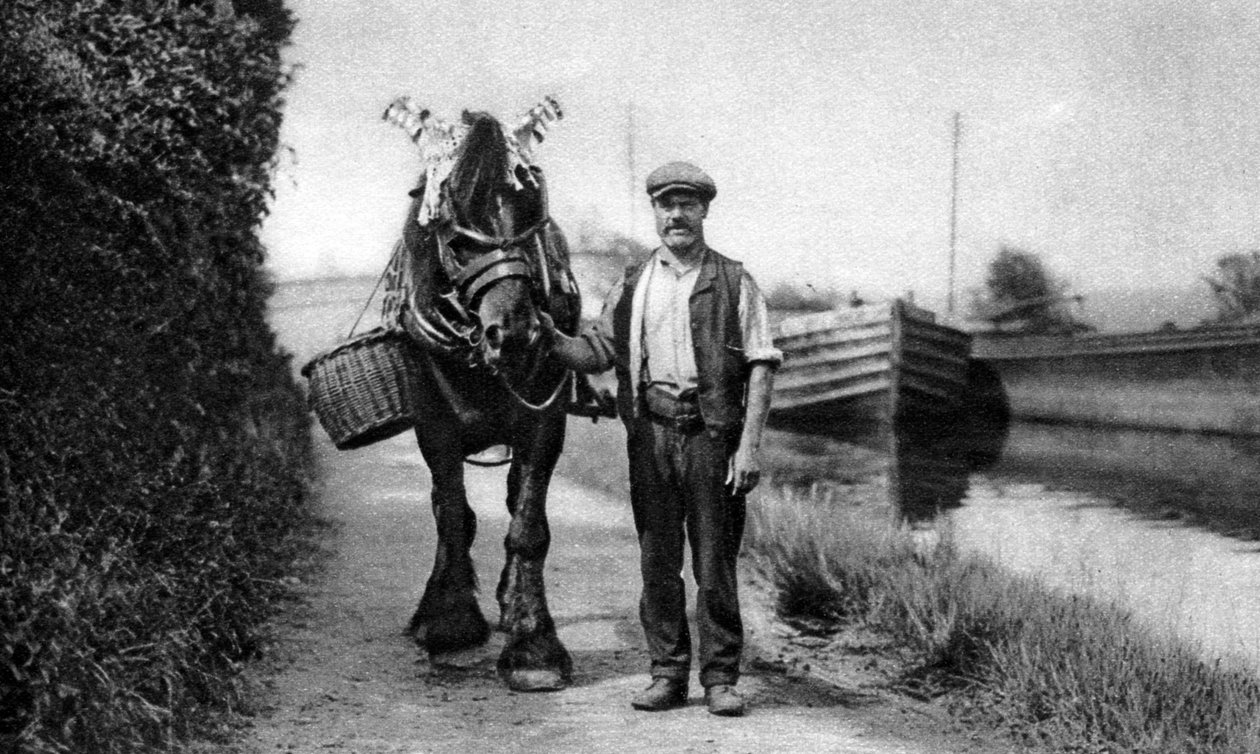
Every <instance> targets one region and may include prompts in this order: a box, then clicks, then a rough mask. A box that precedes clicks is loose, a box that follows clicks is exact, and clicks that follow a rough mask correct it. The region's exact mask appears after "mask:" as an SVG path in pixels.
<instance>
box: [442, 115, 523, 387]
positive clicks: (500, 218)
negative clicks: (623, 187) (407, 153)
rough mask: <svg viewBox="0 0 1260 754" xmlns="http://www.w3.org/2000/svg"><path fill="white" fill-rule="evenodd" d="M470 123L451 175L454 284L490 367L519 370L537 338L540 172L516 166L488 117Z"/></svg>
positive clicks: (498, 127) (471, 119)
mask: <svg viewBox="0 0 1260 754" xmlns="http://www.w3.org/2000/svg"><path fill="white" fill-rule="evenodd" d="M464 123H465V125H467V126H468V132H467V133H466V134H465V136H464V139H463V142H462V143H461V144H460V147H459V151H458V153H457V157H456V159H455V163H454V164H453V165H452V167H451V172H450V174H449V176H448V178H447V184H446V189H445V196H446V199H447V201H448V202H449V213H450V219H451V225H450V228H449V234H448V235H449V240H448V243H449V247H450V249H451V251H452V252H453V255H454V258H455V260H456V261H457V262H458V264H459V271H458V273H457V274H456V284H457V287H458V289H459V291H460V295H461V296H462V297H463V298H464V302H463V303H464V305H465V306H466V307H467V308H468V310H469V311H470V312H471V313H472V314H473V315H474V316H475V318H476V320H477V322H478V323H479V324H480V327H481V333H482V338H481V343H480V348H481V355H482V358H483V359H484V361H485V363H486V364H488V365H489V366H491V367H495V368H504V369H506V370H507V371H509V372H510V371H513V370H516V369H519V368H520V367H521V365H522V364H524V363H525V362H526V361H527V360H528V357H529V355H530V353H531V350H532V347H533V346H534V345H535V343H536V342H537V341H538V336H539V333H540V324H539V319H538V308H537V305H538V302H539V301H540V295H539V293H540V291H539V281H538V280H537V272H536V270H537V269H538V267H539V262H540V259H539V255H538V252H539V246H538V244H539V234H540V233H541V232H542V231H543V226H544V225H545V223H546V222H547V221H548V217H547V205H546V196H545V193H544V188H543V184H542V181H541V175H540V174H538V173H537V172H536V169H533V171H531V169H530V168H529V167H526V166H524V165H515V166H514V165H513V164H512V160H511V159H510V153H509V147H508V142H507V140H506V138H505V135H504V133H503V127H502V126H501V125H500V124H499V122H498V121H497V120H495V119H494V118H493V117H491V116H490V115H487V114H485V113H468V112H465V113H464Z"/></svg>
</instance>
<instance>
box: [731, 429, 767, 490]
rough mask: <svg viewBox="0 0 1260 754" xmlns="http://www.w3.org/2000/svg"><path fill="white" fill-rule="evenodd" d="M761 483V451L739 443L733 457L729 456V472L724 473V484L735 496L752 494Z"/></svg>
mask: <svg viewBox="0 0 1260 754" xmlns="http://www.w3.org/2000/svg"><path fill="white" fill-rule="evenodd" d="M760 481H761V451H760V450H759V449H757V448H751V447H749V446H748V445H746V444H745V443H742V442H741V443H740V444H739V448H738V449H736V451H735V455H733V456H731V461H730V466H729V470H728V471H727V473H726V484H727V485H728V486H729V487H730V488H731V491H732V492H734V493H735V494H736V495H746V494H748V493H749V492H752V490H753V488H754V487H756V486H757V483H758V482H760Z"/></svg>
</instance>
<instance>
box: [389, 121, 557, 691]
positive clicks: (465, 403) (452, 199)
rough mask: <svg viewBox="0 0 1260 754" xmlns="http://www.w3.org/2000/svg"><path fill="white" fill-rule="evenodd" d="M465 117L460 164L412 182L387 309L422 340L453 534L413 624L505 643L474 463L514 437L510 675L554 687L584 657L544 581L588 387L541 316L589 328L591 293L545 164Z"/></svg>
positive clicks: (437, 503) (468, 641)
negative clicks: (570, 419) (556, 347)
mask: <svg viewBox="0 0 1260 754" xmlns="http://www.w3.org/2000/svg"><path fill="white" fill-rule="evenodd" d="M422 117H424V118H427V117H428V113H427V112H425V113H423V115H422ZM462 121H463V124H462V125H463V127H462V128H459V129H458V130H454V131H451V132H450V133H451V134H453V137H452V142H451V145H450V146H451V147H452V149H453V153H452V155H451V158H450V159H448V160H447V162H446V163H445V167H446V168H449V171H448V170H445V169H444V170H441V171H437V172H435V171H434V170H432V169H430V170H428V171H427V172H426V175H425V176H422V177H421V180H420V185H419V186H418V187H417V188H416V190H414V191H412V192H411V195H412V196H413V197H414V201H413V202H412V203H411V206H410V209H409V211H408V219H407V223H406V225H405V226H404V229H403V234H402V240H401V241H400V242H399V245H398V248H397V253H396V255H395V258H394V261H393V263H392V264H391V267H390V270H389V273H390V274H389V275H388V276H387V279H388V280H389V284H388V285H387V287H386V291H387V295H386V305H385V307H386V315H387V317H392V318H395V321H396V322H397V323H398V324H401V325H402V327H403V328H404V329H406V331H407V332H408V333H410V334H411V335H412V336H413V338H414V339H415V340H416V341H417V343H418V344H419V346H420V347H419V348H418V349H417V351H418V361H419V364H420V372H421V375H420V376H421V383H422V391H423V393H424V395H425V401H426V402H425V404H424V406H423V407H422V411H421V417H422V418H421V420H420V421H418V422H417V425H416V429H415V432H416V439H417V441H418V443H419V445H420V452H421V453H422V454H423V456H424V460H425V463H426V464H428V467H429V470H430V472H431V474H432V477H433V500H432V502H433V514H434V518H435V520H436V524H437V537H438V542H437V553H436V556H435V559H434V564H433V572H432V574H431V575H430V576H429V580H428V583H427V584H426V586H425V590H424V595H423V597H421V599H420V604H419V606H418V607H417V608H416V612H415V614H414V615H413V616H412V618H411V622H410V626H409V629H408V630H409V633H411V634H412V635H413V636H414V637H415V639H416V640H417V641H418V642H419V643H421V644H422V645H423V646H425V647H426V648H427V649H428V650H429V652H430V653H431V654H438V653H442V652H448V651H453V650H458V649H464V648H468V647H472V646H476V645H480V644H482V643H484V642H485V641H487V639H488V638H489V633H490V628H489V626H488V624H487V623H486V620H485V618H484V617H483V615H482V612H481V609H480V608H479V607H478V604H477V599H476V594H475V591H476V586H477V583H476V575H475V571H474V569H473V564H472V558H471V556H470V553H469V549H470V547H471V545H472V542H473V537H474V536H475V534H476V530H477V522H476V517H475V515H474V513H473V510H472V508H470V507H469V505H468V500H467V497H466V495H465V489H464V468H463V467H464V463H465V459H466V458H468V457H470V456H472V455H474V454H478V453H481V452H482V451H485V450H487V449H489V448H491V447H492V446H496V445H506V446H508V447H509V448H510V449H511V467H510V469H509V470H508V474H507V507H508V511H509V512H510V513H511V517H512V519H511V525H510V526H509V528H508V533H507V537H506V539H505V541H504V548H505V550H506V562H505V563H504V566H503V571H502V575H501V576H500V577H499V583H498V588H497V589H496V590H495V596H496V598H497V601H498V604H499V629H500V630H502V631H504V632H506V634H507V641H506V644H505V646H504V647H503V651H502V654H501V655H500V657H499V660H498V670H499V674H500V676H501V677H502V678H503V680H504V681H505V682H506V683H507V684H508V686H509V687H511V688H513V689H516V690H526V691H541V690H553V689H559V688H563V687H564V686H565V685H567V684H568V683H569V681H570V677H571V672H572V660H571V659H570V657H569V653H568V651H567V650H566V649H565V648H564V646H563V644H561V642H560V640H559V638H558V637H557V636H556V629H555V623H554V622H553V620H552V618H551V614H550V612H549V611H548V609H547V599H546V594H545V590H544V585H543V564H544V560H545V559H546V557H547V551H548V547H549V544H550V531H549V528H548V524H547V512H546V500H547V487H548V485H549V483H550V480H551V474H552V470H553V469H554V467H555V463H556V459H557V458H558V456H559V455H560V450H561V448H562V446H563V444H564V435H565V404H566V401H567V400H568V399H569V397H570V390H571V389H572V388H571V375H570V374H569V373H568V372H567V371H566V370H565V369H564V368H563V367H562V366H561V365H559V364H557V363H556V362H554V361H552V360H551V359H550V358H549V357H548V356H547V354H546V349H545V348H544V347H543V343H542V341H543V340H544V339H545V338H544V336H543V335H542V329H541V328H540V324H539V313H540V312H546V313H547V314H548V315H550V316H551V318H552V319H553V320H554V321H555V323H556V326H557V327H558V328H559V329H560V330H561V331H564V332H567V333H574V332H576V330H577V326H578V320H579V316H580V298H579V294H578V291H577V286H576V284H575V283H574V281H573V277H572V275H571V273H570V270H569V252H568V247H567V245H566V243H565V240H564V237H563V235H562V234H561V232H560V230H559V227H558V226H557V225H556V224H555V222H554V221H552V219H551V217H550V215H549V214H548V210H547V191H546V184H545V182H544V179H543V175H542V171H541V170H540V169H539V168H537V167H535V166H533V165H532V164H531V162H530V161H529V160H528V159H527V157H528V152H527V151H524V150H522V149H521V147H520V142H519V141H518V140H517V139H516V138H515V137H509V134H508V132H506V131H505V130H504V128H503V126H502V125H501V124H500V123H499V122H498V121H497V120H496V119H495V118H493V117H492V116H490V115H488V114H485V113H472V112H465V113H464V114H463V117H462ZM417 132H418V129H417V130H416V131H415V132H413V136H414V134H415V133H417ZM517 133H519V131H518V132H517ZM452 160H453V161H452ZM428 184H433V185H428ZM426 194H427V195H428V199H427V202H428V204H427V205H426ZM418 217H419V218H421V219H422V220H423V221H424V222H423V224H421V222H419V221H417V218H418Z"/></svg>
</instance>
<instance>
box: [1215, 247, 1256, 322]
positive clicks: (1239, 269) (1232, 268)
mask: <svg viewBox="0 0 1260 754" xmlns="http://www.w3.org/2000/svg"><path fill="white" fill-rule="evenodd" d="M1204 281H1205V282H1207V284H1208V286H1209V287H1210V288H1211V289H1212V300H1213V303H1215V304H1216V321H1217V322H1239V321H1242V320H1248V319H1252V318H1254V317H1256V315H1257V314H1260V251H1250V252H1238V253H1233V254H1225V255H1223V256H1221V257H1220V258H1218V259H1217V260H1216V275H1215V276H1213V277H1205V278H1204Z"/></svg>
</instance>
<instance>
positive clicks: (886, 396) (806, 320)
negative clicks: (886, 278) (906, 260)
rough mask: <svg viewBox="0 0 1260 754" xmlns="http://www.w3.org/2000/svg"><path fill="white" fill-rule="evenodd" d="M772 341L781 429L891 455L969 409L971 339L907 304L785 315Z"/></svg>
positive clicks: (774, 417) (774, 420)
mask: <svg viewBox="0 0 1260 754" xmlns="http://www.w3.org/2000/svg"><path fill="white" fill-rule="evenodd" d="M774 343H775V345H776V346H777V347H778V348H779V349H781V350H782V351H783V356H784V359H783V365H782V367H781V368H780V369H779V371H778V373H777V374H776V375H775V379H774V400H773V402H772V404H771V410H770V416H769V420H768V423H769V425H770V426H772V427H775V428H779V429H787V430H791V431H794V432H800V433H805V434H820V435H827V436H829V437H833V438H837V439H841V440H845V441H847V442H852V443H855V444H859V445H865V446H868V447H874V448H875V449H877V450H884V449H887V444H888V443H889V442H890V441H891V440H892V439H893V438H894V437H895V436H896V435H897V434H898V432H901V433H902V434H904V433H905V432H906V431H910V430H914V429H916V428H922V427H925V426H929V425H931V426H935V425H936V424H937V423H939V422H940V421H941V420H949V419H951V418H956V416H957V414H958V413H959V412H960V411H961V410H962V407H963V403H964V401H965V394H966V392H967V387H968V357H969V352H970V348H971V336H970V335H968V334H967V333H965V332H963V331H962V330H958V329H955V328H952V327H946V326H944V325H941V324H939V323H938V322H937V321H936V317H935V315H934V314H932V312H930V311H927V310H926V309H921V308H919V307H916V306H914V305H913V304H911V303H909V302H907V301H904V300H902V299H895V300H893V301H891V302H885V303H876V304H865V305H860V306H853V307H848V308H842V309H833V310H830V311H825V312H815V313H811V314H805V315H798V316H794V317H788V318H786V319H784V320H782V321H781V322H779V324H778V326H777V327H776V333H775V340H774Z"/></svg>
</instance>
